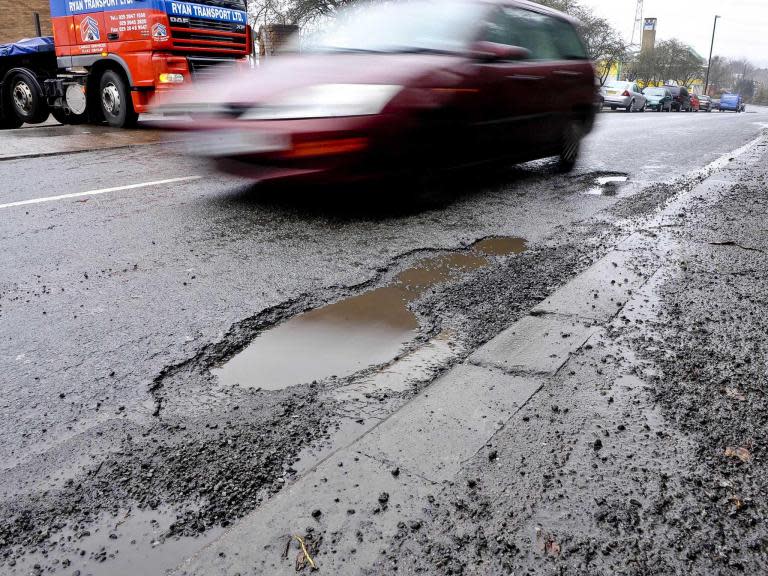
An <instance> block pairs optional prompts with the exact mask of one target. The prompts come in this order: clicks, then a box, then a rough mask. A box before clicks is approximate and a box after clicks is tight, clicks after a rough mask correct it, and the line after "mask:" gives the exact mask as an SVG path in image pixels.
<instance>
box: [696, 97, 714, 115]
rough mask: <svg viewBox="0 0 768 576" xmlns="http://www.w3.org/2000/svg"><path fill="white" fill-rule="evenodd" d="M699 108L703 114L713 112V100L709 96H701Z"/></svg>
mask: <svg viewBox="0 0 768 576" xmlns="http://www.w3.org/2000/svg"><path fill="white" fill-rule="evenodd" d="M699 106H700V107H701V111H702V112H712V98H710V97H709V96H699Z"/></svg>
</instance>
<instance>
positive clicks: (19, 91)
mask: <svg viewBox="0 0 768 576" xmlns="http://www.w3.org/2000/svg"><path fill="white" fill-rule="evenodd" d="M8 100H9V101H10V102H9V104H10V109H9V112H10V113H11V114H15V115H16V116H17V117H18V118H19V120H21V121H22V122H26V123H27V124H40V123H41V122H45V121H46V120H47V119H48V104H46V102H45V99H44V98H43V94H42V90H41V89H40V84H38V83H37V80H35V77H34V76H32V75H31V74H30V73H29V72H24V71H20V72H16V74H14V75H13V76H12V77H11V79H10V81H9V82H8ZM9 115H10V114H9Z"/></svg>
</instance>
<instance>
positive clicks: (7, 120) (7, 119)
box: [0, 110, 24, 130]
mask: <svg viewBox="0 0 768 576" xmlns="http://www.w3.org/2000/svg"><path fill="white" fill-rule="evenodd" d="M9 112H10V110H9ZM22 124H24V122H22V121H21V118H19V117H18V116H16V114H14V113H13V112H11V113H10V114H4V113H3V112H2V111H0V130H10V129H13V128H21V125H22Z"/></svg>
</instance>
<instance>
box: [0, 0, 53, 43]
mask: <svg viewBox="0 0 768 576" xmlns="http://www.w3.org/2000/svg"><path fill="white" fill-rule="evenodd" d="M35 13H37V14H39V15H40V27H41V30H42V33H43V36H51V35H53V31H52V29H51V7H50V3H49V0H0V14H2V23H3V25H2V26H0V44H3V43H5V42H14V41H16V40H21V39H22V38H30V37H33V36H37V30H36V28H35V16H34V15H35Z"/></svg>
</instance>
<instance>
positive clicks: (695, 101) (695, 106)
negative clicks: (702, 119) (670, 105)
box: [691, 94, 701, 112]
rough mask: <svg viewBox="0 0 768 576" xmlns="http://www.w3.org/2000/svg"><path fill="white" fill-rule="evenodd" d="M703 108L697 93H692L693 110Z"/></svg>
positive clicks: (696, 110)
mask: <svg viewBox="0 0 768 576" xmlns="http://www.w3.org/2000/svg"><path fill="white" fill-rule="evenodd" d="M699 110H701V101H700V100H699V97H698V96H697V95H696V94H691V111H692V112H698V111H699Z"/></svg>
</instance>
